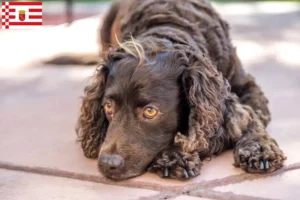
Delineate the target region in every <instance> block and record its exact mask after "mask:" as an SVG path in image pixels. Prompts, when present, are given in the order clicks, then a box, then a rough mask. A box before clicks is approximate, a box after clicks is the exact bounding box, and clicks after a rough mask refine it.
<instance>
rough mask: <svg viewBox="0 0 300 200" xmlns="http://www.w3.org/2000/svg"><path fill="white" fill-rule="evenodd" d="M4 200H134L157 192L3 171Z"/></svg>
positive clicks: (0, 187)
mask: <svg viewBox="0 0 300 200" xmlns="http://www.w3.org/2000/svg"><path fill="white" fill-rule="evenodd" d="M0 180H1V183H0V197H1V199H3V200H119V199H122V200H133V199H139V198H146V197H148V196H154V195H157V194H158V192H157V191H152V190H146V189H133V188H125V187H118V186H112V185H105V184H100V183H92V182H88V181H78V180H72V179H67V178H59V177H50V176H44V175H37V174H31V173H24V172H17V171H8V170H2V169H0Z"/></svg>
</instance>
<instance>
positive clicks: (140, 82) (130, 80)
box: [106, 61, 178, 100]
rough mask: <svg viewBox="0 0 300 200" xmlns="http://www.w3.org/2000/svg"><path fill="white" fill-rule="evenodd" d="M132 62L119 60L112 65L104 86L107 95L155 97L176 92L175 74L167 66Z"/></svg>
mask: <svg viewBox="0 0 300 200" xmlns="http://www.w3.org/2000/svg"><path fill="white" fill-rule="evenodd" d="M134 64H136V63H134V62H128V61H126V62H121V63H118V64H117V65H116V66H113V67H112V70H111V71H110V73H109V76H108V79H107V86H106V90H107V91H106V94H107V95H108V96H119V98H125V97H128V98H129V97H130V98H131V99H134V97H136V98H147V97H148V99H149V98H150V99H151V98H155V99H159V98H160V99H162V100H163V99H164V97H166V98H167V97H170V96H175V95H176V94H177V90H178V85H177V75H175V74H174V75H172V69H167V68H168V66H160V65H158V64H157V65H144V66H140V67H136V65H134Z"/></svg>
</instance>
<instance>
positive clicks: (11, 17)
mask: <svg viewBox="0 0 300 200" xmlns="http://www.w3.org/2000/svg"><path fill="white" fill-rule="evenodd" d="M8 18H9V19H16V16H15V15H9V16H8Z"/></svg>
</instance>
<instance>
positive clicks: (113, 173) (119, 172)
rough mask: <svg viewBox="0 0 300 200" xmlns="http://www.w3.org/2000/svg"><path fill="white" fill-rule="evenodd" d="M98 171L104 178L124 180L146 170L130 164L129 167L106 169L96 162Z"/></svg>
mask: <svg viewBox="0 0 300 200" xmlns="http://www.w3.org/2000/svg"><path fill="white" fill-rule="evenodd" d="M98 171H99V172H100V173H101V174H102V175H103V176H104V177H106V178H109V179H112V180H115V181H120V180H125V179H130V178H134V177H137V176H139V175H142V174H143V173H144V172H146V170H137V169H136V168H135V166H131V167H130V169H126V168H123V169H116V168H115V169H114V168H111V169H106V168H103V167H101V165H100V164H98Z"/></svg>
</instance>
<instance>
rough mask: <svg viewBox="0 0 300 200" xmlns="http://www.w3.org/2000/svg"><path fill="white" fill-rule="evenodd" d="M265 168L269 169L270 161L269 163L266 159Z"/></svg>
mask: <svg viewBox="0 0 300 200" xmlns="http://www.w3.org/2000/svg"><path fill="white" fill-rule="evenodd" d="M265 168H266V169H269V168H270V163H269V161H268V160H266V162H265Z"/></svg>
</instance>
